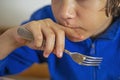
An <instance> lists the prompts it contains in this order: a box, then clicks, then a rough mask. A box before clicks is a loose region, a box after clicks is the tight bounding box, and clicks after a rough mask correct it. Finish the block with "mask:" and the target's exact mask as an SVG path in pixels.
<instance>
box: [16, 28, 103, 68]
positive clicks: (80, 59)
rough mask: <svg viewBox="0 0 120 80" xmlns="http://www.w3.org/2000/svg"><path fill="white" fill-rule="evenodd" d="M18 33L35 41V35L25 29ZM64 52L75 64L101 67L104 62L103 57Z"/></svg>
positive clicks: (19, 30) (19, 29)
mask: <svg viewBox="0 0 120 80" xmlns="http://www.w3.org/2000/svg"><path fill="white" fill-rule="evenodd" d="M17 33H18V35H20V36H21V37H22V38H24V39H26V40H30V41H32V40H34V37H33V34H32V33H31V32H30V31H29V30H28V29H26V28H25V27H19V28H18V30H17ZM64 52H65V53H67V54H68V55H70V56H71V58H72V60H73V61H74V62H76V63H77V64H80V65H84V66H99V65H100V63H101V62H102V60H103V58H102V57H92V56H87V55H84V54H81V53H78V52H70V51H68V50H66V49H64Z"/></svg>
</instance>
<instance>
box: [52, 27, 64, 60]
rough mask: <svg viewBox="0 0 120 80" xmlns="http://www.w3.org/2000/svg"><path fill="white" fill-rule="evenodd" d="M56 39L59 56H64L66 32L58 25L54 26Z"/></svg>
mask: <svg viewBox="0 0 120 80" xmlns="http://www.w3.org/2000/svg"><path fill="white" fill-rule="evenodd" d="M53 30H54V32H55V35H56V41H55V51H56V55H57V57H59V58H61V57H62V56H63V51H64V46H65V32H64V31H63V30H61V29H58V28H57V27H54V28H53Z"/></svg>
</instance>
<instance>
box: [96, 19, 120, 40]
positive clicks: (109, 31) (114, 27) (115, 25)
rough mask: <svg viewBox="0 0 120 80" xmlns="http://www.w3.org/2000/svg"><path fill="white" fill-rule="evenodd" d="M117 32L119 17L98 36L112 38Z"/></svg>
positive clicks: (119, 22)
mask: <svg viewBox="0 0 120 80" xmlns="http://www.w3.org/2000/svg"><path fill="white" fill-rule="evenodd" d="M119 32H120V18H117V19H115V20H114V21H113V22H112V24H111V25H110V26H109V28H108V29H107V30H106V31H105V32H104V33H103V34H101V35H100V36H99V37H98V38H100V39H108V40H114V39H115V38H116V37H117V35H118V33H119Z"/></svg>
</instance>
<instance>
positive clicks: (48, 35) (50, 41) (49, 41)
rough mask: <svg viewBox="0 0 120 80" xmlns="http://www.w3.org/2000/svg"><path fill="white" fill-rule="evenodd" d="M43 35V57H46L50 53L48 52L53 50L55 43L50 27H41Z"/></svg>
mask: <svg viewBox="0 0 120 80" xmlns="http://www.w3.org/2000/svg"><path fill="white" fill-rule="evenodd" d="M42 31H43V34H44V37H45V41H46V42H45V45H44V46H45V47H44V53H43V54H44V57H48V56H49V55H50V53H51V52H52V51H53V49H54V45H55V34H54V32H53V31H52V30H51V29H50V28H47V29H45V28H43V29H42Z"/></svg>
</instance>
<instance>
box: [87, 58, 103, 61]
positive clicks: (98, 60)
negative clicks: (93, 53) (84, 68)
mask: <svg viewBox="0 0 120 80" xmlns="http://www.w3.org/2000/svg"><path fill="white" fill-rule="evenodd" d="M85 60H86V61H93V62H94V61H102V59H88V58H86V59H85Z"/></svg>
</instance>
